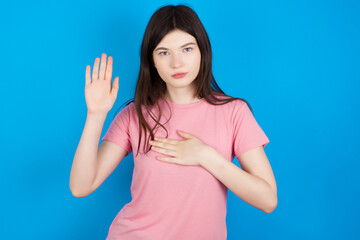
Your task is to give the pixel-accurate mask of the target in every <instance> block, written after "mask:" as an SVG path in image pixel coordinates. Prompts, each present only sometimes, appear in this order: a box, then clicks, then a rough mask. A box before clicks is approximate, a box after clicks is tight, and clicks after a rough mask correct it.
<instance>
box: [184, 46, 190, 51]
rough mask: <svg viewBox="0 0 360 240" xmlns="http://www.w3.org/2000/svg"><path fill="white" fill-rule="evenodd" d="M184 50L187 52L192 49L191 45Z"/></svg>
mask: <svg viewBox="0 0 360 240" xmlns="http://www.w3.org/2000/svg"><path fill="white" fill-rule="evenodd" d="M184 50H185V52H189V51H191V50H192V48H191V47H187V48H184Z"/></svg>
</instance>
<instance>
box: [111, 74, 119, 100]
mask: <svg viewBox="0 0 360 240" xmlns="http://www.w3.org/2000/svg"><path fill="white" fill-rule="evenodd" d="M118 90H119V77H116V78H115V79H114V82H113V87H112V89H111V94H113V95H114V96H115V97H116V96H117V93H118Z"/></svg>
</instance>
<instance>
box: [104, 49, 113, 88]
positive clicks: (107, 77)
mask: <svg viewBox="0 0 360 240" xmlns="http://www.w3.org/2000/svg"><path fill="white" fill-rule="evenodd" d="M112 69H113V58H112V57H111V56H109V57H108V63H107V65H106V72H105V80H106V81H109V82H110V87H111V77H112Z"/></svg>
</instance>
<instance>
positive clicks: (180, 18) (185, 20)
mask: <svg viewBox="0 0 360 240" xmlns="http://www.w3.org/2000/svg"><path fill="white" fill-rule="evenodd" d="M175 29H178V30H182V31H184V32H186V33H188V34H190V35H192V36H193V37H195V39H196V40H197V43H198V46H199V48H200V52H201V63H200V69H199V73H198V75H197V77H196V78H195V79H194V83H193V84H194V86H195V92H194V97H195V98H204V99H205V100H206V101H207V102H208V103H210V104H212V105H223V104H226V103H228V102H231V101H234V100H237V99H238V100H241V101H244V102H245V103H246V104H247V105H248V107H249V108H250V110H251V112H253V110H252V108H251V106H250V104H249V103H248V102H247V101H246V100H245V99H242V98H234V97H231V96H228V95H226V94H225V93H224V92H223V91H222V90H221V89H220V87H219V86H218V85H217V83H216V81H215V78H214V76H213V73H212V51H211V45H210V40H209V37H208V35H207V33H206V31H205V28H204V26H203V24H202V23H201V21H200V19H199V17H198V15H197V14H196V13H195V11H194V10H192V9H191V8H190V7H188V6H185V5H167V6H164V7H161V8H159V9H158V10H156V11H155V13H154V14H153V15H152V16H151V18H150V20H149V23H148V25H147V27H146V30H145V33H144V37H143V40H142V44H141V51H140V70H139V75H138V80H137V84H136V90H135V97H134V98H133V99H130V100H128V101H127V102H126V106H127V105H129V104H130V103H131V102H134V105H135V109H136V113H137V115H138V118H139V123H138V124H139V142H138V151H137V153H136V155H137V154H138V153H139V149H140V143H141V136H142V131H144V132H145V139H147V141H146V145H148V146H149V144H148V143H149V142H148V141H149V140H150V138H151V140H154V133H153V130H154V129H155V128H156V126H157V125H160V126H161V127H162V128H163V129H164V130H165V131H166V134H167V136H168V131H167V130H166V128H165V127H164V126H163V125H162V124H161V123H160V122H159V120H160V118H161V114H162V113H161V109H160V106H159V104H158V99H159V98H160V97H164V95H165V93H166V83H165V82H164V81H163V80H162V79H161V78H160V76H159V74H158V72H157V70H156V68H155V67H154V61H153V51H154V49H155V48H156V46H157V45H158V44H159V42H160V41H161V40H162V39H163V38H164V37H165V35H166V34H168V33H169V32H171V31H173V30H175ZM217 96H222V97H221V98H217ZM224 97H225V98H224ZM123 105H124V104H123ZM152 106H155V107H156V108H157V109H158V111H159V116H157V119H156V118H155V117H156V116H153V113H152V112H151V111H149V108H150V107H152ZM142 108H145V109H146V111H147V113H148V114H149V116H150V117H151V118H152V119H153V120H154V121H155V122H156V125H155V126H154V127H153V128H150V126H149V124H148V123H147V122H146V120H145V118H144V116H143V113H142V111H141V109H142ZM120 109H121V107H120V108H119V110H120ZM148 131H149V138H147V132H148ZM144 151H146V153H147V152H148V151H150V148H148V149H147V150H146V147H145V144H144Z"/></svg>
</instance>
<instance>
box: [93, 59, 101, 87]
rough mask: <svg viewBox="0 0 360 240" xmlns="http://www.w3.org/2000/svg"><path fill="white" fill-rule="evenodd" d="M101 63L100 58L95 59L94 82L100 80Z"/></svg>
mask: <svg viewBox="0 0 360 240" xmlns="http://www.w3.org/2000/svg"><path fill="white" fill-rule="evenodd" d="M99 62H100V58H95V62H94V67H93V74H92V82H94V81H95V80H97V79H98V78H99Z"/></svg>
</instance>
